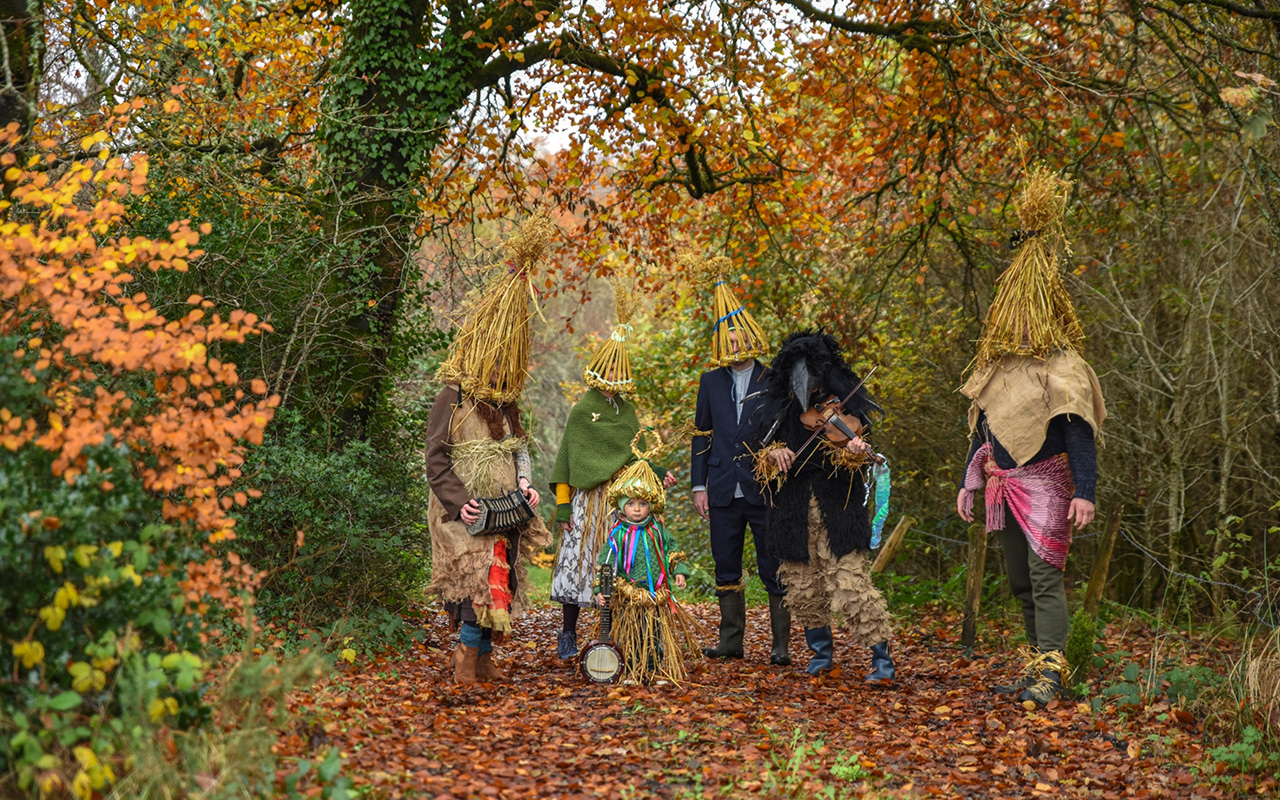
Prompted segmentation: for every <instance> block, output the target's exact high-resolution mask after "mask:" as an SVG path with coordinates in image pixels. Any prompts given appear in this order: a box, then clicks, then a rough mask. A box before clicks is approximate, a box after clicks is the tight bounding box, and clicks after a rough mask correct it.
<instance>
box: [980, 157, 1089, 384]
mask: <svg viewBox="0 0 1280 800" xmlns="http://www.w3.org/2000/svg"><path fill="white" fill-rule="evenodd" d="M1070 188H1071V182H1070V181H1067V180H1064V179H1062V178H1059V177H1058V176H1056V175H1054V174H1053V173H1052V172H1050V171H1049V170H1048V169H1046V168H1044V167H1038V168H1036V169H1035V171H1033V172H1032V173H1031V176H1030V178H1029V179H1028V181H1027V185H1026V187H1025V188H1024V189H1023V190H1022V193H1021V194H1020V195H1019V196H1018V198H1017V200H1016V201H1015V205H1016V207H1017V211H1018V221H1019V223H1020V224H1021V225H1022V230H1020V231H1019V232H1018V237H1017V239H1018V240H1019V241H1020V242H1021V243H1020V244H1018V245H1017V248H1018V250H1017V253H1016V255H1014V258H1013V263H1012V264H1010V265H1009V268H1008V269H1006V270H1005V271H1004V274H1003V275H1001V276H1000V281H999V288H998V289H997V290H996V297H995V300H993V301H992V302H991V308H990V309H989V310H988V312H987V322H986V325H985V326H984V327H983V330H982V338H981V339H980V340H979V341H978V357H977V359H976V361H975V366H976V367H977V368H981V367H984V366H986V365H987V364H989V363H991V362H992V361H995V360H996V359H998V358H1000V357H1001V356H1007V355H1019V356H1033V357H1036V358H1045V357H1047V356H1048V355H1050V354H1052V353H1054V352H1056V351H1059V350H1068V351H1072V352H1075V353H1079V352H1080V351H1081V350H1082V349H1083V347H1084V329H1083V328H1081V327H1080V320H1079V318H1077V317H1076V310H1075V306H1073V305H1072V303H1071V296H1070V295H1069V294H1067V287H1066V286H1065V285H1064V284H1063V282H1062V275H1061V273H1060V272H1059V259H1060V254H1062V255H1069V254H1070V252H1071V247H1070V243H1069V242H1068V241H1067V237H1066V233H1065V232H1064V230H1063V213H1064V210H1065V208H1066V203H1067V192H1068V190H1070Z"/></svg>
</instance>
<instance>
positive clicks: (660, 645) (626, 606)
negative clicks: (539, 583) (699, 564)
mask: <svg viewBox="0 0 1280 800" xmlns="http://www.w3.org/2000/svg"><path fill="white" fill-rule="evenodd" d="M637 455H639V454H637ZM609 499H610V500H611V501H612V502H613V503H614V504H616V505H617V507H618V511H617V512H616V518H617V524H616V525H614V527H613V530H611V531H610V532H609V537H608V539H606V540H605V542H604V546H603V547H601V548H600V564H601V565H605V566H608V567H612V568H613V571H614V574H615V575H617V576H619V577H621V578H625V580H615V581H614V585H613V597H612V598H610V606H611V607H612V609H613V632H614V639H615V640H616V642H617V645H618V649H619V650H621V651H622V655H623V658H624V659H625V660H626V666H625V672H624V680H631V681H636V682H639V683H649V682H655V681H656V682H659V683H661V682H663V681H664V680H665V681H671V682H674V683H679V682H681V681H683V680H684V679H685V678H686V677H687V672H686V670H685V665H684V652H683V651H688V652H689V653H690V654H692V655H694V656H695V657H697V656H700V655H701V651H700V650H699V648H698V640H697V637H696V634H695V632H694V631H693V630H692V627H691V626H692V621H691V620H690V618H689V617H688V615H687V614H685V613H684V612H683V611H682V610H681V608H680V607H679V605H677V604H676V601H675V598H674V597H672V596H671V583H675V585H676V587H677V588H680V589H683V588H684V586H685V578H686V576H687V575H688V574H689V570H688V567H686V566H685V565H684V564H682V563H680V562H681V560H682V558H683V554H682V553H679V552H673V550H672V548H673V546H674V545H673V543H672V541H671V535H670V534H669V533H667V530H666V528H664V527H663V526H662V523H661V522H659V521H658V519H657V517H656V516H654V515H655V514H659V513H661V512H662V507H663V505H664V503H665V500H666V492H665V491H664V490H663V487H662V483H661V481H659V480H658V476H657V475H656V474H655V473H654V471H653V468H652V467H650V466H649V464H648V462H647V461H646V460H645V459H644V457H643V456H641V457H640V458H639V460H637V461H636V462H635V463H633V464H631V465H630V466H628V467H627V468H626V469H625V470H623V471H622V473H621V474H619V475H618V477H617V478H616V479H615V480H614V482H613V483H612V484H611V485H610V486H609ZM673 576H674V577H673ZM596 600H597V602H602V601H603V598H602V597H601V596H599V595H598V594H597V597H596Z"/></svg>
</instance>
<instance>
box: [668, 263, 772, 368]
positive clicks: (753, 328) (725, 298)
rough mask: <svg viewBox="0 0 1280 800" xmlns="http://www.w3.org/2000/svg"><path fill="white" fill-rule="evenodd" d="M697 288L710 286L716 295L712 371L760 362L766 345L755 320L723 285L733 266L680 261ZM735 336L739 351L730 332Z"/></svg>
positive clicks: (767, 347)
mask: <svg viewBox="0 0 1280 800" xmlns="http://www.w3.org/2000/svg"><path fill="white" fill-rule="evenodd" d="M681 260H682V261H683V262H684V263H685V265H686V267H687V268H688V269H689V271H690V273H692V274H693V276H694V279H695V280H696V281H697V282H698V283H699V284H700V285H710V286H711V288H712V291H713V292H714V293H715V299H714V303H713V310H714V312H715V316H714V320H715V322H714V323H713V324H712V326H711V359H710V362H709V363H710V364H711V365H712V366H715V367H727V366H729V365H730V364H736V363H738V362H741V361H747V360H749V359H752V358H761V357H762V356H764V355H765V354H766V353H768V352H769V341H768V340H767V339H766V338H765V336H764V330H762V329H761V327H760V325H759V323H757V322H756V320H755V317H753V316H751V312H749V311H747V309H745V308H743V306H742V303H740V302H738V298H737V297H736V296H734V294H733V290H732V289H730V288H729V284H728V283H726V282H725V275H726V274H728V272H729V268H730V267H731V266H732V262H731V261H729V259H728V258H725V257H724V256H716V257H714V258H699V257H698V256H695V255H692V254H686V255H685V256H683V257H682V258H681ZM730 331H737V332H738V351H737V352H736V353H735V352H734V350H733V343H732V342H730V341H729V332H730Z"/></svg>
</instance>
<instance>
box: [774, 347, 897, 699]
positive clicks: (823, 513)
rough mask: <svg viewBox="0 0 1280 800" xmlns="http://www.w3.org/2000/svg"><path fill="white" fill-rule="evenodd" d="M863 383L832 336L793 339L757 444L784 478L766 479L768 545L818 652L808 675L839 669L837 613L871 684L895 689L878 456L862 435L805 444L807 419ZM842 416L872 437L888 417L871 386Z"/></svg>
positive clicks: (779, 359)
mask: <svg viewBox="0 0 1280 800" xmlns="http://www.w3.org/2000/svg"><path fill="white" fill-rule="evenodd" d="M858 384H859V378H858V376H857V375H855V374H854V372H853V370H851V369H850V368H849V365H848V364H846V363H845V360H844V357H843V356H842V355H841V352H840V346H839V345H838V344H837V343H836V340H835V339H834V338H832V337H831V336H830V335H828V334H826V333H823V332H821V331H800V332H797V333H793V334H791V335H790V336H789V337H787V340H786V341H785V342H784V343H783V345H782V348H781V349H780V350H779V351H778V353H777V356H776V357H775V358H774V359H773V364H772V365H771V367H770V371H769V373H768V378H767V386H766V388H765V390H764V397H763V401H762V402H761V406H760V411H759V414H758V416H757V419H758V420H759V423H758V427H757V430H756V435H755V440H756V445H757V448H758V453H757V459H758V460H760V461H761V462H762V463H761V469H760V470H759V472H760V473H779V474H778V477H777V478H775V479H773V480H769V481H767V483H766V482H763V481H762V483H765V489H766V495H767V496H768V498H769V501H770V509H769V518H768V525H767V530H768V536H767V546H768V548H769V550H770V554H771V555H773V556H775V557H777V558H779V559H781V561H782V567H781V569H780V570H779V576H780V577H781V579H782V583H783V584H784V585H785V586H786V590H787V593H786V604H787V606H788V607H789V608H790V609H791V613H792V615H793V616H794V617H795V619H796V620H797V621H798V622H799V623H800V624H802V625H803V626H804V628H805V640H806V641H807V642H808V644H809V649H810V650H812V651H813V653H814V655H813V658H812V659H811V660H810V661H809V666H808V667H807V670H806V671H807V672H809V673H810V674H811V675H817V674H818V673H820V672H822V671H824V670H829V669H831V668H832V666H833V664H834V660H833V651H834V642H833V638H832V632H831V622H832V614H833V612H834V613H836V614H839V615H840V616H843V617H844V618H845V620H846V624H847V627H848V628H849V630H850V632H851V633H852V634H853V635H854V637H855V638H857V639H859V640H861V641H862V642H863V643H864V644H865V645H867V646H869V647H870V648H871V654H872V659H871V661H872V667H873V672H872V673H871V674H870V675H868V676H867V682H868V683H870V684H874V685H885V684H889V683H892V681H893V678H894V674H895V669H894V663H893V659H892V658H891V657H890V655H889V636H890V634H891V630H892V629H891V626H890V621H889V612H888V608H887V606H886V605H885V602H884V598H883V597H881V596H880V593H879V591H877V590H876V588H875V585H874V584H873V583H872V582H871V573H870V569H869V564H868V559H867V551H868V550H869V548H870V546H871V523H870V519H869V516H868V512H867V509H866V505H865V503H866V497H867V487H866V484H865V482H864V479H863V470H862V469H861V466H862V464H864V463H865V461H866V457H867V455H868V453H869V452H870V449H869V447H868V446H867V445H866V444H865V442H864V441H863V440H862V439H861V437H855V438H854V439H853V440H852V441H851V442H849V444H848V445H847V447H838V446H836V445H833V444H832V443H831V442H829V441H827V440H826V438H825V437H823V436H821V435H820V436H818V437H817V438H816V439H814V440H813V441H812V442H810V443H809V444H808V445H807V446H806V445H805V442H806V440H808V439H809V438H810V435H811V433H812V432H811V431H810V430H809V429H808V428H806V427H805V426H804V424H803V423H802V422H801V420H800V416H801V414H802V413H803V412H804V411H806V410H807V409H809V408H810V407H811V406H813V405H814V404H815V403H816V402H819V401H821V400H824V399H826V398H828V397H830V396H831V395H835V396H836V397H838V398H841V399H843V398H845V397H846V396H848V395H849V393H850V392H852V391H853V390H854V387H858ZM844 410H845V411H846V412H847V413H848V414H850V415H852V416H854V417H857V418H858V420H859V421H860V422H861V424H862V427H863V433H864V434H865V433H868V432H870V429H871V417H872V416H873V415H875V414H878V413H880V412H881V408H880V406H878V405H876V403H874V402H873V401H872V400H871V398H870V396H869V395H868V394H867V391H866V388H865V387H859V388H858V390H857V392H856V393H854V394H853V396H852V397H851V398H850V399H849V400H848V401H847V402H845V404H844Z"/></svg>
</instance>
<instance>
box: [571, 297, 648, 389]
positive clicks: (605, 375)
mask: <svg viewBox="0 0 1280 800" xmlns="http://www.w3.org/2000/svg"><path fill="white" fill-rule="evenodd" d="M610 281H611V282H612V283H613V310H614V314H615V315H616V317H617V320H618V321H617V323H616V324H615V326H614V329H613V333H611V334H610V335H609V338H608V339H606V340H605V342H604V344H602V345H600V349H598V350H596V353H595V355H593V356H592V357H591V361H590V362H588V363H587V366H586V367H585V368H584V369H583V370H582V380H583V382H584V383H586V384H587V385H588V386H590V387H592V388H595V389H599V390H600V391H602V392H613V393H616V394H630V393H631V392H634V391H635V388H636V385H635V381H634V380H633V379H632V375H631V356H630V354H629V353H628V352H627V337H628V336H629V335H631V325H630V322H631V318H632V317H633V316H635V312H636V309H637V308H638V307H639V301H638V298H637V296H636V287H635V279H634V278H632V277H625V276H622V275H614V276H613V277H612V278H611V279H610Z"/></svg>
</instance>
